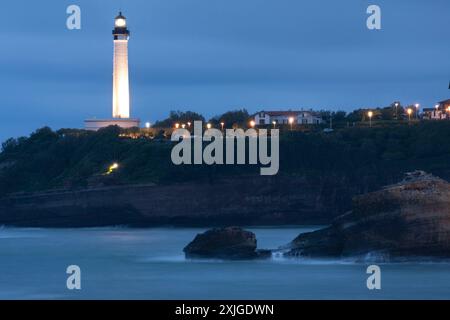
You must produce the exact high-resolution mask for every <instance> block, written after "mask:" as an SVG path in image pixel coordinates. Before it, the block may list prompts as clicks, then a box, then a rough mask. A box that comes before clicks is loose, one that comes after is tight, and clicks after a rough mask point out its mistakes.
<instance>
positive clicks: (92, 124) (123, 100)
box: [84, 12, 140, 130]
mask: <svg viewBox="0 0 450 320" xmlns="http://www.w3.org/2000/svg"><path fill="white" fill-rule="evenodd" d="M112 34H113V43H114V60H113V99H112V101H113V106H112V118H111V119H87V120H85V121H84V123H85V128H86V129H87V130H98V129H100V128H104V127H107V126H110V125H117V126H119V127H122V128H131V127H139V124H140V121H139V119H132V118H130V85H129V80H128V39H129V36H130V31H129V30H128V28H127V21H126V19H125V17H124V16H123V15H122V12H120V13H119V15H118V16H117V17H116V18H115V20H114V30H113V32H112Z"/></svg>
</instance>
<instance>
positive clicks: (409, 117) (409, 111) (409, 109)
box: [406, 108, 413, 122]
mask: <svg viewBox="0 0 450 320" xmlns="http://www.w3.org/2000/svg"><path fill="white" fill-rule="evenodd" d="M406 112H408V122H411V113H412V112H413V111H412V109H411V108H408V110H407V111H406Z"/></svg>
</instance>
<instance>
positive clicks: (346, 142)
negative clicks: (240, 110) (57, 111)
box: [0, 121, 450, 194]
mask: <svg viewBox="0 0 450 320" xmlns="http://www.w3.org/2000/svg"><path fill="white" fill-rule="evenodd" d="M122 132H123V130H121V129H120V128H118V127H108V128H105V129H102V130H99V131H98V132H88V131H84V130H73V129H61V130H58V131H56V132H54V131H52V130H50V129H49V128H42V129H39V130H37V131H36V132H34V133H33V134H32V135H31V136H30V137H27V138H24V137H22V138H18V139H9V140H7V141H6V142H4V143H3V144H2V152H1V153H0V194H5V193H11V192H19V191H37V190H46V189H52V188H79V187H86V186H88V185H99V184H103V185H104V184H106V185H107V184H121V183H147V182H154V183H157V184H170V183H175V182H183V181H213V180H214V179H218V178H220V177H232V176H236V175H239V176H242V175H252V174H259V167H260V166H259V165H245V166H243V165H234V166H233V165H213V166H207V165H182V166H175V165H173V164H172V162H171V159H170V152H171V149H172V143H171V142H170V141H168V140H164V139H149V138H144V137H142V138H138V139H130V138H126V137H119V134H120V133H122ZM115 162H117V163H118V164H119V168H118V169H117V170H115V171H114V172H113V173H112V174H110V175H106V174H105V173H106V172H107V171H108V168H109V166H110V165H111V164H112V163H115ZM415 169H421V170H425V171H428V172H431V173H433V174H436V175H438V176H440V177H442V178H445V179H449V178H450V121H429V122H420V123H415V124H413V125H396V126H392V125H391V126H380V127H372V128H368V127H344V128H342V129H339V130H335V131H334V132H331V133H323V132H321V131H312V132H300V131H289V130H286V131H284V132H282V134H281V139H280V172H279V175H298V176H302V177H305V178H307V179H322V180H325V181H330V183H332V181H333V180H336V179H337V180H339V181H341V182H342V181H344V182H345V183H348V185H357V186H362V188H363V189H366V190H364V191H367V190H371V189H374V188H377V187H379V186H381V185H383V184H385V183H391V182H395V181H396V180H398V179H399V178H400V177H401V176H402V174H403V173H404V172H405V171H412V170H415ZM299 192H301V190H299Z"/></svg>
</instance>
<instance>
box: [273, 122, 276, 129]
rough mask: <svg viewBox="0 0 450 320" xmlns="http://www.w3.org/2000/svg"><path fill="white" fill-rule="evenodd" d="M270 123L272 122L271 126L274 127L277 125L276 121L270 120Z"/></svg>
mask: <svg viewBox="0 0 450 320" xmlns="http://www.w3.org/2000/svg"><path fill="white" fill-rule="evenodd" d="M272 124H273V128H274V129H275V127H276V125H277V122H276V121H272Z"/></svg>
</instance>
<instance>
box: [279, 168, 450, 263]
mask: <svg viewBox="0 0 450 320" xmlns="http://www.w3.org/2000/svg"><path fill="white" fill-rule="evenodd" d="M369 253H375V255H377V254H381V255H382V256H384V257H392V258H394V257H404V256H437V257H450V184H449V183H447V182H446V181H444V180H442V179H439V178H437V177H434V176H431V175H429V174H426V173H424V172H414V173H410V174H407V175H406V177H405V180H403V181H402V182H400V183H398V184H394V185H390V186H387V187H385V188H383V189H382V190H379V191H376V192H372V193H367V194H364V195H360V196H356V197H355V198H354V199H353V210H352V211H350V212H348V213H346V214H344V215H342V216H340V217H338V218H336V219H335V220H334V222H333V223H332V225H331V226H330V227H328V228H325V229H322V230H318V231H315V232H311V233H307V234H302V235H300V236H298V237H297V238H296V239H295V240H294V241H293V242H292V243H291V250H290V251H289V252H288V253H287V255H289V256H332V257H342V256H358V255H367V254H369Z"/></svg>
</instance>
